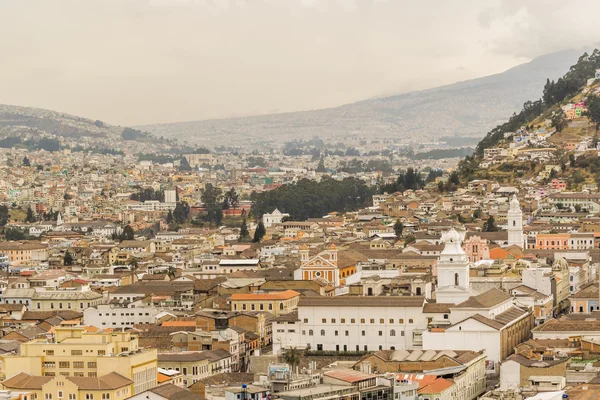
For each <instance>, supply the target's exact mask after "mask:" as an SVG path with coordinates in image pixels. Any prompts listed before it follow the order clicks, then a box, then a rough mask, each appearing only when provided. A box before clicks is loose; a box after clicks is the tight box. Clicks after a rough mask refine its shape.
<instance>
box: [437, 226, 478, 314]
mask: <svg viewBox="0 0 600 400" xmlns="http://www.w3.org/2000/svg"><path fill="white" fill-rule="evenodd" d="M442 241H443V242H444V250H442V252H441V253H440V258H439V259H438V263H437V281H438V287H437V290H436V301H437V302H438V303H452V304H458V303H462V302H463V301H465V300H467V299H468V298H469V297H470V296H471V281H470V277H469V259H468V257H467V254H466V253H465V251H464V250H463V249H462V246H461V241H462V237H461V235H460V234H459V233H458V232H457V231H456V230H455V229H450V230H449V231H448V232H444V233H443V234H442Z"/></svg>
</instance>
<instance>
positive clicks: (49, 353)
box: [46, 350, 54, 356]
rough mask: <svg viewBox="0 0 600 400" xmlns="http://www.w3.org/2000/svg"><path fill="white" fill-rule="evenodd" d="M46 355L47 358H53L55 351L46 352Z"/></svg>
mask: <svg viewBox="0 0 600 400" xmlns="http://www.w3.org/2000/svg"><path fill="white" fill-rule="evenodd" d="M46 355H47V356H53V355H54V350H46Z"/></svg>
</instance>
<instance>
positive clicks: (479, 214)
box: [473, 208, 481, 219]
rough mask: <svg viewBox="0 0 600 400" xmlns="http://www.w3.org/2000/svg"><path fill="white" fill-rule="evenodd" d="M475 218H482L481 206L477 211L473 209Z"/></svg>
mask: <svg viewBox="0 0 600 400" xmlns="http://www.w3.org/2000/svg"><path fill="white" fill-rule="evenodd" d="M473 218H475V219H479V218H481V208H478V209H476V210H475V211H473Z"/></svg>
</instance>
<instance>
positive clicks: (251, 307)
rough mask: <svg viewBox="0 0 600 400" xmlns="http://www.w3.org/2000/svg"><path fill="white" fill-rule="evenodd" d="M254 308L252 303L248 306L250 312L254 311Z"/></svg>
mask: <svg viewBox="0 0 600 400" xmlns="http://www.w3.org/2000/svg"><path fill="white" fill-rule="evenodd" d="M254 308H255V307H254V303H252V304H250V309H251V310H252V311H254Z"/></svg>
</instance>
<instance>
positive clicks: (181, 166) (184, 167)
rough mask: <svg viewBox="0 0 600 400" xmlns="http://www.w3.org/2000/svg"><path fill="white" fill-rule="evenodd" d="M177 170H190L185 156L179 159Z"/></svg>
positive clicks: (190, 167)
mask: <svg viewBox="0 0 600 400" xmlns="http://www.w3.org/2000/svg"><path fill="white" fill-rule="evenodd" d="M179 170H180V171H191V170H192V166H191V165H190V163H189V162H188V160H187V158H185V157H183V158H182V159H181V161H179Z"/></svg>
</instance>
